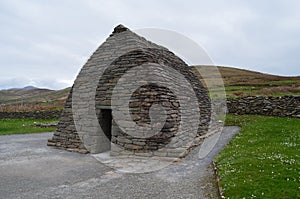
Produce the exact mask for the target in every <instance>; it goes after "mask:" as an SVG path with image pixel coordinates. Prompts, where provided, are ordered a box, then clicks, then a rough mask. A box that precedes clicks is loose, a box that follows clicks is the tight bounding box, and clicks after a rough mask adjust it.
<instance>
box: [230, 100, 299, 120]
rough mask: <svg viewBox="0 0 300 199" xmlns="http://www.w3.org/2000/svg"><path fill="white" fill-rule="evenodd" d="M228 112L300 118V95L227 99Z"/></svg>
mask: <svg viewBox="0 0 300 199" xmlns="http://www.w3.org/2000/svg"><path fill="white" fill-rule="evenodd" d="M227 110H228V113H232V114H237V115H245V114H255V115H266V116H279V117H293V118H300V96H284V97H264V96H257V97H244V98H238V99H227Z"/></svg>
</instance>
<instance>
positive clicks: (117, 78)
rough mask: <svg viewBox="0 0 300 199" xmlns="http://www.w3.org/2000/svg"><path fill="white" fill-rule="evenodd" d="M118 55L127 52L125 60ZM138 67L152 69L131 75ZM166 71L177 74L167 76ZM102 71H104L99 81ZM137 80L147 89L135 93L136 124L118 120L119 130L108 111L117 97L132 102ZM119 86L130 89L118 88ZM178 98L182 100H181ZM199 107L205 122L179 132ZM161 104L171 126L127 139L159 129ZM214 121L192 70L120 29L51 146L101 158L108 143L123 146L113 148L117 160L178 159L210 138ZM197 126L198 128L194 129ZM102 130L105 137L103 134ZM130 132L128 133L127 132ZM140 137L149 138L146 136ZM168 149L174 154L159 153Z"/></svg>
mask: <svg viewBox="0 0 300 199" xmlns="http://www.w3.org/2000/svg"><path fill="white" fill-rule="evenodd" d="M116 52H121V55H119V54H118V53H116ZM138 66H144V67H146V66H147V67H148V68H149V69H150V70H149V72H148V73H147V74H143V73H142V71H133V72H130V71H132V70H131V69H133V68H136V67H138ZM105 67H106V68H105ZM166 67H168V68H171V69H172V70H171V71H175V72H170V71H169V70H166V69H165V68H166ZM104 69H105V70H104ZM101 70H103V71H102V73H101V76H99V75H98V74H100V73H99V71H101ZM177 73H178V74H180V75H177ZM124 74H126V76H125V75H124ZM148 76H151V77H153V79H151V82H150V83H149V81H148V80H147V78H148ZM134 77H139V78H140V79H141V80H142V81H140V82H141V83H144V85H143V86H141V87H139V88H138V89H137V90H135V91H134V92H133V93H132V95H131V98H130V100H129V102H128V107H129V111H130V114H131V118H130V120H132V121H133V122H130V121H129V119H128V118H127V119H126V118H124V119H123V118H122V119H120V120H118V124H119V125H120V126H117V123H116V122H115V121H114V119H115V118H111V116H109V114H111V113H109V110H107V109H111V108H112V107H111V105H112V104H111V100H112V94H113V93H114V92H116V93H118V95H119V99H124V100H126V99H127V98H126V97H125V95H126V93H131V90H130V88H132V87H133V86H134V84H135V82H131V81H130V80H131V79H132V78H134ZM182 79H184V80H185V81H186V82H188V83H189V84H187V85H184V84H181V83H180V82H182V81H179V80H182ZM118 82H124V83H123V84H122V85H121V86H120V87H117V88H116V85H117V83H118ZM162 85H165V86H162ZM188 85H191V86H188ZM94 86H95V87H94ZM190 87H191V88H190ZM94 88H95V90H93V89H94ZM171 88H172V89H171ZM74 89H76V92H74ZM114 89H115V91H114ZM113 91H114V92H113ZM180 91H181V92H180ZM73 92H74V96H73ZM189 92H193V93H194V95H195V98H193V97H192V96H189ZM177 93H180V95H179V96H177ZM74 99H76V102H77V101H78V102H77V103H75V107H73V106H74V103H73V102H74ZM77 99H80V100H77ZM193 101H196V104H197V105H198V106H199V107H197V108H199V109H200V110H201V114H200V116H199V119H194V120H190V121H188V124H185V128H184V129H182V128H179V127H180V125H182V121H187V119H188V118H190V116H193V115H195V114H196V111H195V110H196V108H195V107H194V106H193V105H191V104H192V102H193ZM181 102H184V103H183V104H187V105H186V107H185V110H182V111H184V113H185V114H183V112H181V109H180V108H181V105H182V104H181ZM158 104H159V105H160V106H161V107H163V109H164V111H165V113H166V121H163V122H165V123H163V127H162V129H161V131H160V132H158V133H157V134H155V135H151V136H150V137H146V138H145V137H135V136H132V135H130V134H127V133H126V132H127V131H129V130H134V129H133V128H134V127H135V126H138V127H148V126H150V125H153V126H152V127H155V126H159V122H156V123H155V125H154V123H153V120H154V119H155V116H154V118H151V117H153V116H150V111H154V109H153V107H154V105H158ZM114 105H115V106H116V107H114V108H116V109H119V110H126V109H127V108H126V109H125V108H124V107H123V106H122V105H123V104H122V103H116V104H114ZM197 105H196V106H197ZM75 108H76V112H75V114H74V111H73V110H74V109H75ZM95 109H96V110H95ZM78 113H80V114H78ZM95 115H96V116H97V119H98V121H96V122H95V121H94V120H93V118H94V116H95ZM183 115H185V116H183ZM210 116H211V104H210V99H209V97H208V93H207V90H206V89H205V88H204V86H203V85H202V83H201V82H200V80H199V79H198V78H197V76H196V75H195V74H194V73H193V72H192V70H191V69H190V68H189V67H188V65H187V64H186V63H184V61H182V60H181V59H180V58H178V57H177V56H176V55H175V54H174V53H172V52H170V51H169V50H167V49H166V48H164V47H162V46H158V45H156V44H154V43H152V42H149V41H147V40H145V39H144V38H142V37H140V36H138V35H136V34H135V33H133V32H131V31H130V30H129V29H128V28H126V27H124V26H121V25H120V26H117V27H116V28H115V29H114V31H113V33H112V34H111V35H110V37H109V38H108V39H107V40H106V41H105V42H104V43H103V44H102V45H101V46H100V47H99V48H98V49H97V50H96V51H95V52H94V54H93V55H92V56H91V57H90V58H89V60H88V61H87V63H86V64H85V65H84V67H83V68H82V70H81V71H80V73H79V75H78V76H77V78H76V80H75V83H74V85H73V87H72V90H71V92H70V94H69V96H68V99H67V101H66V104H65V108H64V111H63V113H62V117H61V119H60V122H59V123H58V127H57V132H56V133H55V136H53V138H52V139H51V140H49V143H51V146H53V145H54V144H53V143H56V145H55V146H58V143H59V146H60V147H63V148H65V149H67V150H69V151H75V152H87V151H89V152H92V153H97V152H103V151H104V150H107V146H105V147H101V146H103V145H106V144H107V142H106V140H107V139H110V140H111V142H112V143H113V144H115V145H118V147H114V146H113V145H112V148H111V155H112V154H115V155H117V154H126V152H128V151H129V152H128V153H130V154H132V152H130V151H134V152H135V154H139V155H143V154H144V155H146V154H147V155H148V154H153V155H157V156H169V157H178V156H182V154H186V153H185V152H187V151H188V147H186V145H187V143H189V142H191V140H193V139H196V138H197V137H199V136H201V135H203V134H205V133H206V129H207V128H208V124H209V121H210ZM194 123H195V124H197V125H196V126H195V125H193V124H194ZM75 124H77V126H75ZM99 125H100V127H101V129H102V130H103V133H104V134H105V135H103V133H102V131H101V130H100V129H99ZM107 125H110V127H111V131H110V132H109V133H108V131H106V130H107V129H109V128H108V126H107ZM194 127H197V131H196V134H190V133H187V132H190V131H191V130H192V129H193V128H194ZM76 128H77V129H76ZM124 129H125V131H126V132H123V131H124ZM137 129H138V128H137ZM183 131H184V132H183ZM136 133H137V134H138V135H144V134H143V133H144V132H136ZM139 133H140V134H139ZM177 135H179V136H180V137H179V136H177ZM66 138H67V139H66ZM198 144H200V142H199V143H198ZM180 145H184V147H186V148H180V149H178V147H182V146H180ZM166 146H167V148H168V151H160V152H156V151H157V150H159V149H162V148H164V147H166Z"/></svg>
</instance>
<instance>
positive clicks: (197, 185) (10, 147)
mask: <svg viewBox="0 0 300 199" xmlns="http://www.w3.org/2000/svg"><path fill="white" fill-rule="evenodd" d="M238 131H239V127H225V128H224V129H223V132H222V134H221V137H220V139H219V142H218V143H217V144H216V146H215V147H214V149H213V151H212V152H211V153H210V154H209V155H208V156H207V157H206V158H204V159H199V158H198V152H199V147H198V148H195V149H194V150H193V151H192V152H191V153H190V154H189V155H188V156H187V157H186V158H184V159H183V160H181V161H179V162H175V163H173V164H171V165H169V166H168V167H166V168H163V169H161V170H158V171H153V172H150V173H140V174H132V173H122V172H119V171H116V170H114V169H112V168H110V167H107V166H106V165H104V164H102V163H101V162H99V161H97V160H96V159H95V158H94V157H93V156H91V155H83V154H77V153H72V152H67V151H64V150H59V149H55V148H52V147H47V145H46V144H47V139H48V138H50V137H51V136H52V133H42V134H27V135H10V136H1V137H0V138H1V139H0V198H3V199H4V198H5V199H7V198H217V197H218V192H217V188H216V187H215V183H214V175H213V168H212V167H211V161H212V160H213V158H214V156H215V155H216V154H217V153H218V151H220V150H221V149H222V148H223V147H224V146H225V145H226V144H227V143H228V142H229V140H231V138H232V137H233V136H234V135H235V134H236V133H237V132H238Z"/></svg>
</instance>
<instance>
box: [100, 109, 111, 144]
mask: <svg viewBox="0 0 300 199" xmlns="http://www.w3.org/2000/svg"><path fill="white" fill-rule="evenodd" d="M99 123H100V126H101V128H102V130H103V132H104V134H105V135H106V137H107V138H108V139H109V141H111V124H112V114H111V109H101V111H100V118H99Z"/></svg>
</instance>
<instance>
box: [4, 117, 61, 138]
mask: <svg viewBox="0 0 300 199" xmlns="http://www.w3.org/2000/svg"><path fill="white" fill-rule="evenodd" d="M55 121H57V120H36V119H5V120H0V135H10V134H26V133H41V132H53V131H55V128H38V127H35V126H34V122H40V123H47V122H55Z"/></svg>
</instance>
